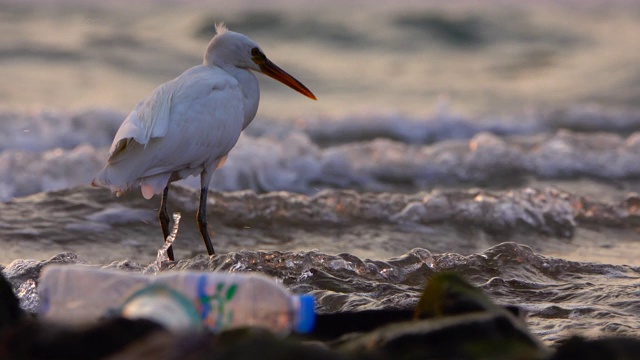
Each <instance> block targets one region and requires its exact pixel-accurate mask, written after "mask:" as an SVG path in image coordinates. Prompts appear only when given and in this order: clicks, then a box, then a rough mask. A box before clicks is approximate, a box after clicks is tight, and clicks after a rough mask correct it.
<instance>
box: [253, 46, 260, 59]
mask: <svg viewBox="0 0 640 360" xmlns="http://www.w3.org/2000/svg"><path fill="white" fill-rule="evenodd" d="M260 55H261V53H260V49H258V48H257V47H254V48H253V49H251V56H253V57H258V56H260Z"/></svg>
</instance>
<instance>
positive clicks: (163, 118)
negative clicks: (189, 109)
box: [109, 78, 179, 163]
mask: <svg viewBox="0 0 640 360" xmlns="http://www.w3.org/2000/svg"><path fill="white" fill-rule="evenodd" d="M178 79H179V78H178ZM178 79H175V80H172V81H169V82H167V83H164V84H162V85H160V86H158V87H157V88H156V89H155V90H154V91H153V92H152V93H151V95H149V96H148V97H147V98H146V99H144V100H142V101H140V102H139V103H138V105H136V107H135V108H134V109H133V111H131V113H130V114H129V116H127V118H126V119H125V120H124V122H123V123H122V125H121V126H120V129H118V132H117V133H116V136H115V138H114V139H113V143H112V144H111V149H110V150H109V162H110V163H113V162H116V161H117V159H118V155H120V154H122V153H123V152H126V150H128V149H130V148H131V146H132V145H133V143H132V141H135V142H136V143H138V144H140V145H145V146H146V144H147V143H148V142H149V140H150V139H151V138H155V137H163V136H165V135H166V134H167V131H168V129H169V121H170V119H171V118H170V114H171V106H172V98H173V93H174V91H175V89H176V82H177V80H178Z"/></svg>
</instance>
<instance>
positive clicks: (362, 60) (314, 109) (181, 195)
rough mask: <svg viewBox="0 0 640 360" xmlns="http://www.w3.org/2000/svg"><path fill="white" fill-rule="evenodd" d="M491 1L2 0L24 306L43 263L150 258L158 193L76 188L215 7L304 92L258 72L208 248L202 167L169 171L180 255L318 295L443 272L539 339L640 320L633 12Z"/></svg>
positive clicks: (639, 135)
mask: <svg viewBox="0 0 640 360" xmlns="http://www.w3.org/2000/svg"><path fill="white" fill-rule="evenodd" d="M499 3H500V2H498V1H496V2H495V3H492V4H494V5H496V6H485V7H479V6H474V5H473V4H472V3H468V4H464V6H462V5H460V6H445V5H443V4H441V3H439V2H415V3H408V4H406V5H404V6H395V7H391V6H389V5H386V4H385V3H382V2H381V3H375V4H374V5H371V6H368V7H366V8H364V7H362V6H359V5H358V3H357V2H355V3H351V4H346V5H344V4H343V3H342V2H336V3H333V2H328V3H325V4H321V5H319V4H316V3H313V4H307V5H306V6H305V5H304V4H303V5H299V6H294V7H284V6H283V4H280V3H279V2H277V1H274V2H269V3H264V4H263V5H262V6H261V7H259V8H255V7H253V8H251V7H250V6H249V5H248V4H244V3H239V5H234V6H231V5H229V6H228V7H227V6H226V5H225V6H222V5H224V4H222V5H220V6H219V7H213V5H211V4H205V3H203V2H198V1H194V2H190V3H188V4H184V3H180V4H176V3H171V2H167V3H166V4H164V5H162V6H159V5H157V4H155V3H153V2H149V3H144V2H143V3H139V4H137V5H135V6H132V7H128V6H129V4H128V2H122V3H115V4H113V6H103V5H100V4H97V3H88V4H85V5H83V6H78V5H77V4H74V3H73V2H72V1H64V2H60V3H46V4H40V3H39V2H35V1H34V2H29V3H18V2H7V3H2V4H0V9H1V10H2V11H0V17H1V18H2V21H0V30H2V32H3V34H5V35H6V36H5V37H3V42H2V43H0V62H1V63H2V66H1V67H0V74H1V76H0V79H2V80H1V81H0V94H1V95H2V96H1V101H2V103H1V105H2V109H1V110H0V124H1V125H2V131H1V132H0V200H1V201H2V202H1V203H0V244H1V245H0V246H1V247H2V252H1V253H0V264H2V266H4V273H5V275H7V276H8V277H9V279H10V281H12V283H13V284H14V286H15V287H16V289H17V290H18V293H19V294H20V296H21V297H22V300H23V305H24V306H25V307H26V308H30V309H33V306H35V302H34V301H35V299H34V298H33V296H31V295H33V286H34V284H35V283H34V280H35V276H34V274H37V272H34V269H38V266H39V265H38V264H41V263H40V262H39V261H40V260H44V259H49V258H51V257H54V261H55V262H70V263H77V262H80V263H89V264H94V265H103V266H108V267H109V268H126V269H128V270H133V271H140V272H142V271H143V269H144V268H145V267H146V265H147V264H150V263H152V262H153V261H154V260H155V257H156V254H157V249H158V248H159V247H160V246H161V245H162V242H163V241H162V236H161V231H160V229H159V225H158V223H157V211H158V206H159V199H158V198H157V197H156V198H154V199H152V200H150V201H146V200H144V199H143V198H142V197H141V195H140V193H139V190H138V189H133V190H132V191H131V192H129V193H128V194H126V195H125V196H123V197H121V198H116V197H115V196H114V195H112V194H110V193H109V192H108V191H107V190H104V189H94V188H91V187H90V186H89V183H90V181H91V179H92V177H93V175H94V174H95V173H96V172H97V171H98V170H99V169H100V168H101V167H102V166H103V165H104V163H105V161H106V158H107V153H108V148H109V145H110V143H111V140H112V138H113V135H114V134H115V131H116V130H117V128H118V126H119V125H120V123H121V122H122V120H123V119H124V118H125V117H126V114H127V112H128V111H129V109H130V108H131V107H132V106H133V105H135V103H136V102H137V101H138V100H140V99H141V98H142V97H144V96H145V95H146V94H147V93H148V92H149V91H151V90H152V89H153V88H154V87H155V86H157V85H158V84H160V83H162V82H163V81H167V80H170V79H171V78H173V77H175V76H177V75H178V74H179V73H180V72H181V71H183V70H184V69H186V68H188V67H189V66H193V65H195V64H198V63H199V62H200V61H201V54H202V52H203V50H204V47H205V46H206V43H207V42H208V40H209V38H210V36H211V35H212V32H211V24H213V23H214V22H216V21H225V22H226V23H227V25H228V26H229V27H230V28H231V30H237V31H241V32H244V33H246V34H247V35H249V36H250V37H252V38H254V39H255V40H256V41H258V42H259V43H260V44H261V46H262V47H263V49H264V51H265V52H266V54H267V55H268V56H269V57H270V58H271V59H272V60H273V61H275V62H276V63H278V64H279V65H281V66H282V67H283V68H285V69H286V70H288V71H289V72H291V73H292V74H293V75H294V76H296V77H297V78H298V79H299V80H301V81H302V82H303V83H305V85H307V86H308V87H309V88H310V89H311V90H313V91H314V93H316V95H317V96H318V99H319V101H318V102H311V101H309V100H308V99H305V98H303V97H301V96H299V95H298V94H296V93H295V92H292V91H290V90H289V89H287V88H286V87H283V86H280V85H278V84H276V83H274V82H272V81H270V80H269V79H261V87H262V100H261V108H260V110H259V115H258V116H257V117H256V119H255V120H254V122H253V123H252V124H251V126H249V128H248V129H247V130H246V131H245V132H244V133H243V135H242V136H241V138H240V140H239V141H238V144H237V146H236V147H235V148H234V149H233V151H232V152H231V153H230V155H229V159H228V161H227V163H226V164H225V166H224V167H222V168H221V169H219V170H218V171H216V173H215V175H214V178H213V180H212V183H211V189H212V192H211V194H210V195H209V204H208V211H209V213H208V216H209V222H210V230H211V231H212V233H213V243H214V246H215V248H216V250H217V251H218V252H219V255H217V256H216V257H215V258H214V259H211V260H210V259H208V258H207V257H206V256H204V254H205V249H204V246H203V244H202V241H201V239H200V235H199V233H198V231H197V230H196V229H197V227H196V224H195V215H194V213H195V210H196V207H197V202H198V189H199V180H198V179H196V178H190V179H187V180H184V181H181V182H180V183H178V184H176V185H175V186H173V187H171V190H170V193H169V211H170V212H180V213H181V214H182V222H181V224H180V228H179V232H178V236H177V238H176V240H175V243H174V249H175V253H176V257H177V258H178V259H181V262H179V263H178V266H177V267H178V268H183V269H192V270H222V271H232V272H243V271H259V272H263V273H266V274H268V275H271V276H274V277H276V278H278V279H279V280H280V281H282V282H283V283H284V284H285V285H286V286H287V287H288V288H289V289H290V290H292V291H293V292H295V293H309V292H310V293H312V294H313V295H314V296H315V297H316V300H317V303H318V311H320V312H335V311H341V310H363V309H375V308H410V307H412V306H414V305H415V303H416V302H417V299H418V296H419V294H420V290H421V288H422V287H423V286H424V284H425V282H426V280H427V279H428V278H429V276H430V275H431V274H433V273H434V272H437V271H441V270H453V271H457V272H459V273H460V274H462V275H463V276H464V277H465V278H467V279H469V280H470V281H472V282H473V283H474V284H475V285H478V286H481V287H482V288H483V289H484V290H486V291H487V292H488V293H489V294H490V296H491V297H492V298H493V299H494V300H495V301H497V302H498V303H501V304H516V305H519V306H521V307H523V308H524V310H526V311H527V314H528V315H527V318H526V319H527V323H528V325H529V326H530V327H531V329H532V331H533V332H534V333H536V334H538V335H539V336H541V337H542V339H543V340H545V341H546V342H547V343H551V344H553V343H557V342H559V341H561V340H562V339H563V338H566V337H568V336H571V335H573V334H581V335H584V336H589V337H598V336H604V335H635V336H637V335H639V334H640V322H639V320H638V319H639V318H640V317H639V316H640V307H639V305H638V304H640V302H639V300H638V292H639V291H640V288H639V286H640V281H639V279H640V267H639V265H640V262H639V261H638V260H637V259H638V258H639V257H640V242H639V241H638V236H639V234H638V230H637V226H638V221H639V220H640V217H639V216H640V196H639V195H638V193H639V192H640V191H639V189H640V181H638V180H639V179H640V157H638V154H639V153H640V132H638V130H640V110H638V108H637V104H638V100H639V99H640V94H639V93H638V90H637V85H635V84H636V83H637V82H634V81H632V80H631V79H634V76H635V78H637V74H638V73H637V65H636V64H637V63H638V62H637V60H638V59H637V54H640V51H634V50H633V49H636V50H637V46H638V42H637V41H632V40H633V38H634V37H633V36H631V35H630V34H635V33H637V31H640V29H637V27H638V23H640V22H638V21H636V20H637V17H638V16H639V15H637V14H640V12H638V11H637V8H635V5H634V4H633V3H629V2H624V1H617V2H608V3H607V4H609V5H608V7H607V9H608V11H606V12H603V11H600V10H601V9H602V8H601V7H602V6H604V5H602V4H599V3H598V2H592V3H589V4H584V5H583V6H581V7H579V8H577V10H576V8H575V4H573V5H571V6H567V7H563V6H562V5H553V4H546V5H535V4H534V3H533V2H532V3H531V4H529V3H523V5H521V6H518V7H516V6H514V5H513V4H512V5H509V6H497V5H499ZM603 4H604V3H603ZM503 5H504V4H503ZM341 6H343V7H341ZM355 9H357V10H359V11H355ZM629 9H631V10H629ZM633 9H636V10H635V11H633ZM360 10H361V11H360ZM569 13H570V14H571V16H567V14H569ZM634 14H635V15H634ZM513 19H518V21H513ZM634 19H635V20H634ZM613 25H615V26H616V28H617V29H619V30H618V31H617V32H615V34H613V33H612V32H610V31H607V29H609V28H610V27H611V26H613ZM5 39H6V40H5ZM611 54H615V56H613V55H611ZM605 55H606V56H605ZM634 57H635V58H634ZM259 77H260V75H259ZM634 105H635V106H634ZM29 259H33V260H29Z"/></svg>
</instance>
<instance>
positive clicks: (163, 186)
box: [92, 25, 316, 260]
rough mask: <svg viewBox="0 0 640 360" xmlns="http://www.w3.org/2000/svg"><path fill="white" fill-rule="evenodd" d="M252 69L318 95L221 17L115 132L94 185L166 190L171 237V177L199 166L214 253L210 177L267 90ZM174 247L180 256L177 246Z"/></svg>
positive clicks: (163, 220) (148, 193) (203, 228)
mask: <svg viewBox="0 0 640 360" xmlns="http://www.w3.org/2000/svg"><path fill="white" fill-rule="evenodd" d="M251 70H253V71H257V72H261V73H263V74H265V75H267V76H270V77H272V78H274V79H276V80H278V81H280V82H282V83H283V84H285V85H287V86H289V87H291V88H292V89H294V90H296V91H298V92H299V93H301V94H303V95H305V96H307V97H309V98H311V99H313V100H315V99H316V97H315V96H314V95H313V93H312V92H311V91H310V90H309V89H307V88H306V87H305V86H304V85H302V83H300V82H299V81H298V80H296V79H294V78H293V77H292V76H291V75H289V74H287V73H286V72H285V71H284V70H282V69H280V68H279V67H278V66H277V65H275V64H274V63H272V62H271V61H270V60H269V59H267V57H266V56H265V55H264V53H263V52H262V50H261V49H260V46H258V44H256V43H255V42H254V41H253V40H251V39H249V38H248V37H247V36H245V35H242V34H239V33H236V32H232V31H229V30H227V28H226V27H225V26H224V25H217V26H216V35H215V36H214V37H213V39H212V40H211V42H210V43H209V46H208V47H207V50H206V52H205V54H204V62H203V64H202V65H199V66H195V67H192V68H191V69H188V70H187V71H185V72H184V73H182V75H180V76H178V77H177V78H175V79H173V80H171V81H169V82H166V83H164V84H162V85H160V86H158V87H157V88H156V89H155V90H154V91H153V92H152V93H151V95H149V96H148V97H147V98H146V99H144V100H142V101H141V102H140V103H138V105H137V106H136V107H135V108H134V109H133V111H131V113H130V114H129V116H128V117H127V118H126V119H125V120H124V122H123V123H122V125H121V126H120V129H119V130H118V132H117V133H116V136H115V138H114V139H113V144H112V145H111V149H110V151H109V159H108V162H107V164H106V166H105V167H104V168H103V169H102V170H101V171H100V172H99V173H98V174H97V175H96V177H95V178H94V180H93V182H92V185H93V186H103V187H107V188H110V189H111V190H112V191H114V192H115V193H116V195H121V194H122V193H123V192H125V191H127V190H128V189H129V188H131V187H134V186H138V185H140V186H141V190H142V195H143V196H144V197H145V198H146V199H150V198H151V197H153V195H154V194H159V193H162V199H161V202H160V210H159V212H158V218H159V220H160V226H161V228H162V234H163V236H164V238H165V239H166V238H167V236H168V235H169V215H168V213H167V196H168V193H169V187H168V185H169V183H171V182H173V181H176V180H180V179H184V178H186V177H188V176H192V175H198V174H199V175H200V183H201V191H200V205H199V207H198V211H197V213H196V219H197V223H198V229H199V230H200V234H201V235H202V239H203V240H204V243H205V246H206V247H207V252H208V253H209V255H213V254H214V253H215V252H214V249H213V246H212V245H211V239H210V237H209V232H208V230H207V192H208V188H209V182H210V180H211V176H212V174H213V172H214V170H216V169H217V168H219V167H220V166H222V165H223V164H224V161H225V159H226V158H227V154H228V153H229V151H230V150H231V148H233V147H234V145H235V144H236V142H237V141H238V138H239V136H240V132H241V131H242V130H243V129H244V128H246V127H247V125H249V123H251V121H252V120H253V117H254V116H255V115H256V112H257V110H258V102H259V99H260V90H259V88H258V79H257V78H256V76H255V75H254V74H253V73H252V72H251ZM167 255H168V256H169V258H170V259H172V260H173V259H174V257H173V249H172V248H169V250H168V251H167Z"/></svg>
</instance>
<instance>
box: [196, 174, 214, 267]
mask: <svg viewBox="0 0 640 360" xmlns="http://www.w3.org/2000/svg"><path fill="white" fill-rule="evenodd" d="M208 192H209V187H208V186H205V187H203V188H202V189H200V206H199V207H198V213H197V214H196V221H197V223H198V230H200V235H202V240H204V246H206V247H207V253H209V256H211V255H215V253H216V252H215V251H214V250H213V245H211V238H210V237H209V231H208V230H207V194H208Z"/></svg>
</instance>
